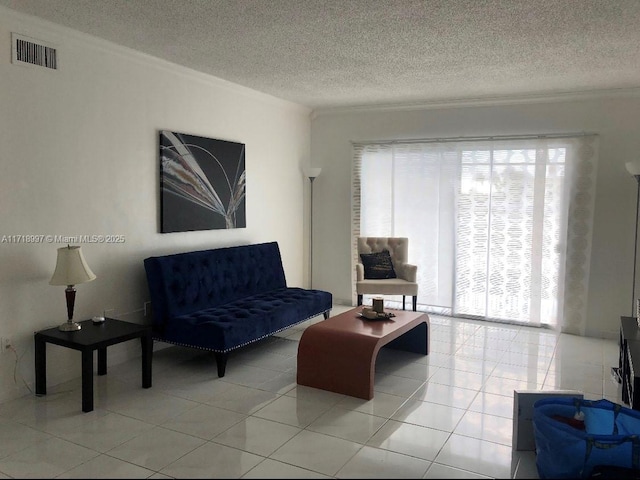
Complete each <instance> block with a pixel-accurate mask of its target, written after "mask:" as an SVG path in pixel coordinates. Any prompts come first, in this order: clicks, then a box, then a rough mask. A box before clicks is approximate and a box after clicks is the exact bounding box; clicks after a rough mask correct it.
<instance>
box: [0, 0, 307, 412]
mask: <svg viewBox="0 0 640 480" xmlns="http://www.w3.org/2000/svg"><path fill="white" fill-rule="evenodd" d="M11 32H17V33H20V34H23V35H26V36H30V37H33V38H36V39H39V40H42V41H45V42H48V43H53V44H55V45H56V46H57V48H58V53H59V65H60V69H59V70H58V71H50V70H47V69H44V68H32V67H27V66H20V65H13V64H11V43H10V37H11ZM309 114H310V111H309V110H308V109H306V108H303V107H301V106H298V105H295V104H291V103H288V102H284V101H281V100H278V99H275V98H273V97H270V96H267V95H264V94H261V93H258V92H255V91H252V90H249V89H246V88H243V87H240V86H237V85H234V84H231V83H228V82H224V81H221V80H219V79H216V78H213V77H208V76H205V75H202V74H199V73H196V72H193V71H191V70H188V69H185V68H181V67H178V66H175V65H172V64H168V63H166V62H163V61H159V60H156V59H153V58H150V57H148V56H145V55H141V54H139V53H136V52H133V51H131V50H127V49H124V48H120V47H116V46H115V45H112V44H109V43H107V42H103V41H100V40H97V39H95V38H92V37H90V36H86V35H83V34H80V33H77V32H74V31H72V30H69V29H66V28H62V27H57V26H54V25H52V24H49V23H46V22H41V21H39V20H36V19H34V18H32V17H29V16H25V15H21V14H17V13H15V12H13V11H11V10H8V9H5V8H3V7H0V169H1V172H0V238H1V237H2V236H3V235H20V234H39V235H48V234H50V235H66V236H71V235H77V234H104V235H108V234H119V235H124V237H125V242H124V243H122V244H87V243H85V244H82V249H83V252H84V255H85V257H86V259H87V262H88V263H89V265H90V267H91V268H92V270H93V271H94V272H95V273H96V275H97V279H96V280H95V281H93V282H90V283H86V284H82V285H78V287H77V298H76V307H75V318H76V319H78V320H80V319H86V318H90V317H91V316H93V315H96V314H98V313H100V312H101V311H102V310H103V309H114V310H115V313H116V314H117V315H121V316H123V317H124V318H128V319H132V320H133V321H139V322H146V321H147V319H145V318H144V317H143V313H142V309H143V304H144V302H145V301H147V300H148V299H149V298H148V292H147V284H146V277H145V274H144V267H143V263H142V261H143V259H144V258H145V257H147V256H150V255H157V254H164V253H173V252H181V251H188V250H192V249H204V248H213V247H219V246H230V245H239V244H247V243H259V242H266V241H274V240H275V241H278V242H279V244H280V249H281V252H282V256H283V263H284V267H285V273H286V276H287V281H288V284H289V285H291V286H304V284H305V283H306V277H305V272H306V262H305V261H304V259H305V256H306V254H307V251H306V244H307V242H306V240H305V239H306V236H305V233H304V232H305V231H304V228H305V223H304V222H305V221H304V215H305V204H304V198H305V192H308V185H307V184H308V180H306V179H305V178H304V176H303V174H302V164H303V163H304V162H305V161H306V162H308V160H309V148H310V118H309ZM163 129H168V130H174V131H179V132H183V133H189V134H193V135H200V136H206V137H212V138H218V139H224V140H230V141H235V142H242V143H245V144H246V171H247V183H246V188H247V195H246V208H247V211H246V214H247V215H246V216H247V227H246V228H243V229H233V230H209V231H201V232H185V233H171V234H160V233H158V232H159V229H158V218H159V212H158V204H159V186H158V179H159V162H158V131H159V130H163ZM305 180H306V182H305ZM64 245H65V244H63V243H58V244H52V243H46V242H43V243H36V244H27V243H6V242H5V243H0V336H2V337H10V338H12V339H13V341H14V342H15V344H16V347H17V353H18V357H19V358H20V360H19V362H18V368H17V374H18V375H17V381H16V382H14V376H13V372H14V365H15V358H16V357H15V356H14V355H13V353H11V352H2V353H0V379H1V380H0V401H2V400H4V399H7V398H11V397H16V396H18V395H19V394H22V393H25V392H27V390H26V388H25V387H24V383H27V384H29V385H30V386H31V387H33V385H32V384H33V332H34V331H36V330H39V329H42V328H45V327H49V326H55V325H58V324H60V323H62V322H64V321H66V307H65V300H64V287H53V286H50V285H49V284H48V282H49V279H50V278H51V274H52V273H53V269H54V266H55V261H56V248H58V247H61V246H64ZM131 355H139V344H138V343H137V342H127V343H126V344H122V345H118V346H114V347H111V348H110V349H109V359H110V363H112V362H115V361H116V360H117V359H120V361H122V360H123V359H126V358H128V357H129V358H130V356H131ZM48 356H49V358H48V360H49V362H48V374H49V376H48V380H49V382H48V383H49V385H53V384H56V383H59V382H62V381H65V380H68V379H71V378H73V377H77V376H79V373H80V365H79V364H80V358H79V354H78V353H77V352H74V351H70V350H68V349H64V348H61V347H56V346H49V347H48Z"/></svg>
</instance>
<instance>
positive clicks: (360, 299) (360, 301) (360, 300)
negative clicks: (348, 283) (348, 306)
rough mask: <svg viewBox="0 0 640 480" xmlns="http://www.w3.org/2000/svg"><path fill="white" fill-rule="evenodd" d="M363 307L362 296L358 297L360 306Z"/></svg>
mask: <svg viewBox="0 0 640 480" xmlns="http://www.w3.org/2000/svg"><path fill="white" fill-rule="evenodd" d="M360 305H362V295H358V306H360Z"/></svg>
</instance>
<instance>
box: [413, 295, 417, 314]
mask: <svg viewBox="0 0 640 480" xmlns="http://www.w3.org/2000/svg"><path fill="white" fill-rule="evenodd" d="M417 310H418V296H417V295H414V296H413V311H414V312H415V311H417Z"/></svg>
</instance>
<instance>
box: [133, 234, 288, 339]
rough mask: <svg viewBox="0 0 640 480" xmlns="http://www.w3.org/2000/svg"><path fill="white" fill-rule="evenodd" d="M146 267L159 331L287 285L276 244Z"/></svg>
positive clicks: (161, 259) (170, 258) (176, 257)
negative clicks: (172, 321) (188, 317)
mask: <svg viewBox="0 0 640 480" xmlns="http://www.w3.org/2000/svg"><path fill="white" fill-rule="evenodd" d="M144 267H145V271H146V274H147V282H148V285H149V293H150V295H151V306H152V310H153V323H154V326H156V327H161V326H162V325H163V324H164V323H165V320H166V319H167V318H171V317H176V316H180V315H185V314H188V313H192V312H195V311H197V310H203V309H207V308H212V307H216V306H219V305H224V304H226V303H229V302H233V301H235V300H239V299H241V298H245V297H248V296H250V295H255V294H259V293H266V292H269V291H271V290H274V289H278V288H286V286H287V283H286V279H285V275H284V269H283V267H282V258H281V256H280V249H279V247H278V244H277V242H269V243H260V244H254V245H242V246H237V247H226V248H216V249H211V250H201V251H196V252H187V253H178V254H173V255H165V256H157V257H149V258H146V259H145V260H144Z"/></svg>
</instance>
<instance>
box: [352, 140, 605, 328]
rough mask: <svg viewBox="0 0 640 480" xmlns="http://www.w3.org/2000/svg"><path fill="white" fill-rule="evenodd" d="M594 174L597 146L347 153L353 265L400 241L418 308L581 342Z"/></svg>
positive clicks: (544, 143)
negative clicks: (405, 242) (363, 247)
mask: <svg viewBox="0 0 640 480" xmlns="http://www.w3.org/2000/svg"><path fill="white" fill-rule="evenodd" d="M596 163H597V137H596V136H595V135H582V136H575V137H560V138H558V137H556V138H551V137H546V138H527V137H522V138H519V139H515V138H512V139H507V138H503V139H501V138H493V139H486V140H465V139H462V140H457V141H453V140H451V141H425V142H407V143H400V142H397V143H396V142H394V143H380V144H369V143H368V144H354V161H353V217H352V218H353V239H352V240H353V242H352V252H353V262H354V263H355V262H356V261H357V252H356V251H355V241H356V240H355V239H356V237H358V236H359V235H367V236H406V237H409V260H410V262H411V263H414V264H416V265H418V284H419V292H418V303H419V305H420V309H422V310H425V311H430V312H435V313H442V314H448V315H454V316H463V317H471V318H479V319H490V320H498V321H506V322H513V323H525V324H529V325H549V326H552V327H559V328H560V329H561V330H562V331H566V332H570V333H576V334H584V328H585V325H584V324H585V314H586V303H587V302H586V296H587V287H588V280H589V258H590V249H591V225H592V217H593V198H594V188H595V174H596ZM354 269H355V267H354V268H353V269H352V271H354ZM354 289H355V278H354Z"/></svg>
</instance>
